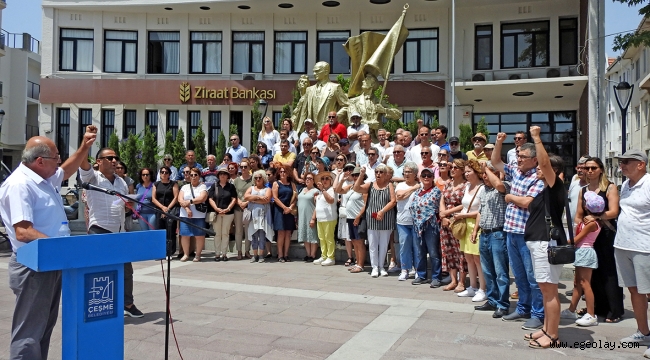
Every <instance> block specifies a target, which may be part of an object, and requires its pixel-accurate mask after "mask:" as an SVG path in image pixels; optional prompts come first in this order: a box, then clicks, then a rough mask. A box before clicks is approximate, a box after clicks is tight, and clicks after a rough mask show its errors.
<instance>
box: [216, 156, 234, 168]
mask: <svg viewBox="0 0 650 360" xmlns="http://www.w3.org/2000/svg"><path fill="white" fill-rule="evenodd" d="M231 162H232V155H231V154H230V153H225V154H223V160H221V164H219V166H228V164H230V163H231Z"/></svg>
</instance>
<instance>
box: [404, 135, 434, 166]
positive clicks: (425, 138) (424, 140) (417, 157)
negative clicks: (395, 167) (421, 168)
mask: <svg viewBox="0 0 650 360" xmlns="http://www.w3.org/2000/svg"><path fill="white" fill-rule="evenodd" d="M430 136H431V135H430V134H429V128H428V127H426V126H422V127H421V128H420V130H419V131H418V138H419V139H420V143H419V144H418V145H415V146H414V147H413V148H412V149H411V151H410V153H411V160H412V161H413V162H415V163H416V164H418V165H419V164H422V155H421V154H420V153H421V152H422V148H425V147H426V148H429V149H430V150H431V159H438V151H440V147H439V146H438V145H436V144H432V143H431V137H430Z"/></svg>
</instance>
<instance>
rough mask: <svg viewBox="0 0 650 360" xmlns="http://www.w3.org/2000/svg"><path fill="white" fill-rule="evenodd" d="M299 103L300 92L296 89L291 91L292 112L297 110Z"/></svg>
mask: <svg viewBox="0 0 650 360" xmlns="http://www.w3.org/2000/svg"><path fill="white" fill-rule="evenodd" d="M298 101H300V91H298V89H296V88H293V90H291V110H293V109H295V108H296V105H298Z"/></svg>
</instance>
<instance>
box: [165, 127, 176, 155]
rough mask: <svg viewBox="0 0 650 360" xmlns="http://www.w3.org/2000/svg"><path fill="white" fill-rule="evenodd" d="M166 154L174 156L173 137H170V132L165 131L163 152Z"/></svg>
mask: <svg viewBox="0 0 650 360" xmlns="http://www.w3.org/2000/svg"><path fill="white" fill-rule="evenodd" d="M163 152H164V153H165V155H166V154H169V155H172V156H173V154H174V137H173V136H172V131H171V130H167V132H166V133H165V149H164V151H163Z"/></svg>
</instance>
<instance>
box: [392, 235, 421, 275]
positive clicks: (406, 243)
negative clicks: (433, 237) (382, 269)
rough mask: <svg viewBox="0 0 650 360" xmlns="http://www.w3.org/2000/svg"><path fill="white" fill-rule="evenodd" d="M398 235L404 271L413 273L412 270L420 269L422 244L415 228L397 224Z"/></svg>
mask: <svg viewBox="0 0 650 360" xmlns="http://www.w3.org/2000/svg"><path fill="white" fill-rule="evenodd" d="M397 235H398V236H399V260H400V262H401V263H402V270H406V271H411V268H414V267H415V268H417V267H418V262H419V261H420V242H419V239H418V237H417V234H416V233H415V226H413V225H400V224H397Z"/></svg>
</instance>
